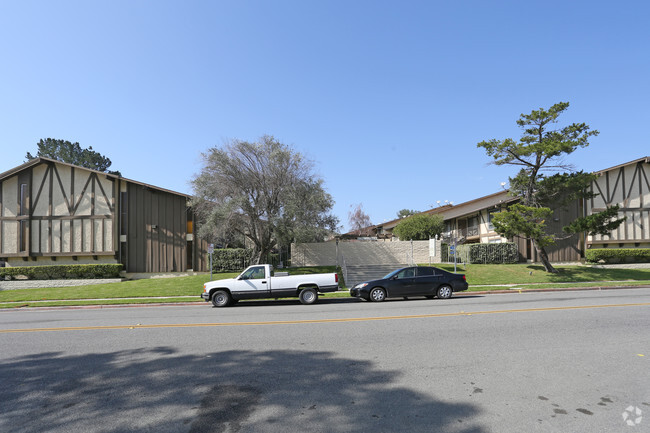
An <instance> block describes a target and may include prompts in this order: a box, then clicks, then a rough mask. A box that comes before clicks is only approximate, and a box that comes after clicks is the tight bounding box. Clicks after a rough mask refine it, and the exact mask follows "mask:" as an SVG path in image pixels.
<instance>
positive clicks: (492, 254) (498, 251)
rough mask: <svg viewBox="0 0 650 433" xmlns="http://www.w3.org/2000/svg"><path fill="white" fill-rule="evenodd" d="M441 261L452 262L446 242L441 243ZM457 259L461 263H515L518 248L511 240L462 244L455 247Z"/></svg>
mask: <svg viewBox="0 0 650 433" xmlns="http://www.w3.org/2000/svg"><path fill="white" fill-rule="evenodd" d="M442 246H443V248H442V261H443V262H453V261H454V256H453V255H451V254H449V248H448V245H447V244H442ZM456 254H457V256H458V261H459V262H463V263H483V264H487V263H517V262H519V248H518V247H517V244H515V243H512V242H507V243H501V244H464V245H458V246H457V247H456Z"/></svg>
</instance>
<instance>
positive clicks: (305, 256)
mask: <svg viewBox="0 0 650 433" xmlns="http://www.w3.org/2000/svg"><path fill="white" fill-rule="evenodd" d="M336 251H337V248H336V242H333V241H332V242H321V243H310V244H293V245H291V265H292V266H323V265H335V264H336V263H337V261H336ZM439 251H440V248H438V249H437V252H438V254H439ZM338 252H339V259H340V260H342V259H345V263H346V264H347V265H370V264H372V265H383V264H386V265H390V264H406V263H410V262H411V254H412V255H413V261H414V262H415V263H428V262H429V260H430V257H429V252H430V251H429V241H413V242H412V243H411V241H392V242H391V241H340V242H339V245H338ZM431 261H432V262H435V260H434V259H431ZM438 261H439V260H438Z"/></svg>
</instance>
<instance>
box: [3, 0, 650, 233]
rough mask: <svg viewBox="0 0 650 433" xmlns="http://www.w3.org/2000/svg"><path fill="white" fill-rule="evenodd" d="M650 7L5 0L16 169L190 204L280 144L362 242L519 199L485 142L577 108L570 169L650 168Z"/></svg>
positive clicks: (8, 140) (6, 155) (6, 125)
mask: <svg viewBox="0 0 650 433" xmlns="http://www.w3.org/2000/svg"><path fill="white" fill-rule="evenodd" d="M649 22H650V3H648V2H645V1H622V2H618V3H612V2H604V1H588V2H587V1H585V2H582V1H570V2H567V1H546V2H522V1H512V2H506V1H489V2H487V1H452V2H450V1H445V2H439V1H400V2H387V1H353V0H348V1H320V2H317V1H306V0H302V1H283V0H273V1H271V0H269V1H246V0H237V1H191V0H189V1H162V0H157V1H133V0H129V1H121V0H111V1H87V0H83V1H66V0H58V1H30V0H21V1H2V2H0V59H1V60H0V149H1V150H0V172H1V171H5V170H8V169H10V168H12V167H14V166H16V165H19V164H21V163H23V162H24V157H25V153H26V152H28V151H29V152H32V153H35V152H36V143H37V142H38V140H39V139H41V138H47V137H52V138H58V139H65V140H70V141H73V142H74V141H78V142H79V143H80V144H81V145H82V146H83V147H88V146H92V147H93V149H94V150H97V151H99V152H100V153H102V154H104V155H106V156H108V157H109V158H110V159H111V160H112V161H113V165H112V167H111V169H115V170H120V171H121V172H122V175H123V176H125V177H127V178H130V179H134V180H138V181H141V182H146V183H150V184H153V185H156V186H160V187H163V188H167V189H172V190H175V191H179V192H185V193H191V192H192V189H191V185H190V183H189V181H190V180H191V179H192V178H193V176H195V174H196V173H198V172H199V171H200V167H201V159H200V154H201V152H205V151H206V150H207V149H209V148H210V147H214V146H221V145H223V144H224V143H225V142H227V141H228V140H230V139H241V140H249V141H250V140H255V139H257V138H258V137H260V136H262V135H264V134H269V135H273V136H275V137H276V138H277V139H278V140H280V141H282V142H283V143H286V144H289V145H291V146H293V147H294V149H296V150H297V151H299V152H301V153H303V154H304V155H306V156H307V157H308V158H310V159H311V160H313V161H314V162H315V171H316V173H317V174H318V175H320V176H321V177H322V178H323V179H324V181H325V187H326V189H327V190H328V192H329V193H330V194H331V195H332V196H333V198H334V200H335V201H336V204H335V207H334V213H335V214H336V215H337V216H338V217H339V218H340V220H341V224H342V225H344V226H345V229H347V226H348V221H347V219H348V212H349V211H350V209H351V206H354V205H357V204H359V203H361V204H362V205H363V208H364V210H365V211H366V213H367V214H368V215H369V216H370V218H371V220H372V222H373V223H381V222H383V221H385V220H391V219H394V218H395V217H396V214H397V212H398V211H399V210H400V209H404V208H409V209H416V210H420V211H422V210H426V209H429V208H431V207H434V206H436V202H437V201H438V200H440V201H441V202H444V201H445V200H448V201H453V202H454V203H461V202H463V201H467V200H471V199H474V198H477V197H480V196H483V195H487V194H491V193H494V192H497V191H499V190H500V188H501V187H500V183H501V182H504V181H507V179H508V177H509V176H511V175H513V174H514V173H515V169H514V168H512V167H497V166H492V165H487V164H488V163H489V162H490V159H489V157H488V156H487V155H486V154H485V153H484V151H483V150H482V149H478V148H477V147H476V144H477V143H478V142H480V141H482V140H486V139H491V138H499V139H501V138H506V137H513V138H518V137H519V136H520V130H519V129H518V127H517V126H516V124H515V121H516V120H517V118H518V117H519V115H520V114H521V113H528V112H530V111H531V110H533V109H537V108H540V107H544V108H548V107H550V106H551V105H552V104H554V103H556V102H560V101H568V102H570V103H571V106H570V108H569V110H568V111H567V112H566V114H564V115H563V117H562V118H561V124H566V123H572V122H586V123H587V124H589V125H590V126H591V127H592V128H593V129H597V130H599V131H600V135H599V136H598V137H595V138H593V139H592V140H591V145H590V146H589V147H588V148H586V149H581V150H578V151H576V152H575V153H574V154H573V155H572V156H571V157H570V158H568V161H569V162H571V163H573V164H574V165H576V166H577V167H578V168H582V169H584V170H599V169H603V168H607V167H611V166H614V165H617V164H620V163H623V162H627V161H630V160H633V159H636V158H639V157H642V156H646V155H650V146H649V145H648V138H647V132H646V128H647V126H648V124H649V123H650V26H648V23H649Z"/></svg>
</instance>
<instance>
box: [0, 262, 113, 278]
mask: <svg viewBox="0 0 650 433" xmlns="http://www.w3.org/2000/svg"><path fill="white" fill-rule="evenodd" d="M121 271H122V265H121V264H115V263H107V264H97V265H51V266H50V265H48V266H16V267H11V268H0V280H15V279H17V278H18V277H21V278H26V279H28V280H71V279H96V278H119V277H120V272H121Z"/></svg>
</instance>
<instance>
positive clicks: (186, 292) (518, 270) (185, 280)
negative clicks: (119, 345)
mask: <svg viewBox="0 0 650 433" xmlns="http://www.w3.org/2000/svg"><path fill="white" fill-rule="evenodd" d="M439 267H440V268H443V269H446V270H449V271H452V272H453V270H454V265H447V264H444V265H440V266H439ZM557 269H558V270H559V271H560V272H559V273H558V274H547V273H546V272H544V270H543V267H542V266H538V265H526V264H517V265H467V266H462V265H459V266H458V267H457V272H458V273H464V274H465V275H466V276H467V281H468V282H469V285H470V291H471V290H474V291H476V290H503V289H512V288H529V289H532V288H549V287H552V288H564V287H585V286H594V285H597V286H600V287H605V286H607V285H617V286H620V285H645V284H650V269H600V268H591V267H586V266H558V267H557ZM289 272H290V274H292V275H297V274H310V273H325V272H334V267H333V266H319V267H308V268H291V269H289ZM236 275H238V273H219V274H213V279H214V280H217V279H224V278H232V277H234V276H236ZM209 280H210V275H209V274H208V275H198V276H190V277H176V278H155V279H146V280H133V281H124V282H121V283H110V284H98V285H89V286H79V287H60V288H59V287H57V288H44V289H19V290H3V291H0V308H16V307H25V306H60V305H110V304H134V303H138V304H145V303H159V302H204V301H203V300H202V299H201V298H200V294H201V292H202V291H203V284H204V283H205V282H207V281H209ZM339 281H343V279H342V277H341V276H340V273H339ZM586 282H589V284H586ZM593 282H597V283H596V284H594V283H593ZM563 283H564V284H563ZM567 283H568V284H567ZM341 286H342V287H343V285H342V284H341ZM486 286H489V287H486ZM513 286H514V287H513ZM321 296H322V297H326V298H332V297H347V296H349V295H348V292H347V291H339V292H335V293H328V294H326V295H321ZM157 297H166V298H169V299H162V300H161V299H156V298H157ZM129 298H141V299H129ZM44 301H45V302H44Z"/></svg>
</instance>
